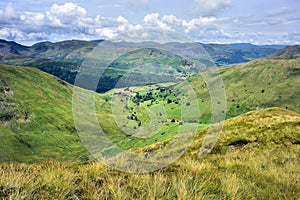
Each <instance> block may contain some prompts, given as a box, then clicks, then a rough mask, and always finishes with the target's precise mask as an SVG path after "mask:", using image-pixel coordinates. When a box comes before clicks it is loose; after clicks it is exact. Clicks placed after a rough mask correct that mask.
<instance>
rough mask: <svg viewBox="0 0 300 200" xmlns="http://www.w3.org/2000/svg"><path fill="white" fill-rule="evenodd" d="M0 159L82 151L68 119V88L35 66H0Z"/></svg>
mask: <svg viewBox="0 0 300 200" xmlns="http://www.w3.org/2000/svg"><path fill="white" fill-rule="evenodd" d="M0 88H1V89H0V138H1V142H0V152H1V153H0V161H1V162H11V161H17V162H36V161H42V160H49V159H55V160H59V161H62V160H72V159H77V158H78V157H80V156H81V155H84V154H86V153H87V152H86V150H85V148H84V147H83V146H82V145H81V143H80V139H79V137H78V135H77V132H76V130H75V126H74V123H73V118H72V109H71V106H72V102H71V101H72V87H71V86H70V85H69V84H67V83H65V82H63V81H61V80H59V79H57V78H55V77H53V76H51V75H48V74H46V73H44V72H41V71H39V70H37V69H31V68H24V67H12V66H5V65H0Z"/></svg>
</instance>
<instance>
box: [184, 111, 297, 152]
mask: <svg viewBox="0 0 300 200" xmlns="http://www.w3.org/2000/svg"><path fill="white" fill-rule="evenodd" d="M211 126H217V125H211ZM207 131H208V127H207V128H204V129H202V130H200V131H199V132H198V133H197V139H196V140H195V142H194V144H193V145H191V148H190V151H189V152H188V154H189V155H190V154H191V155H198V154H199V153H200V155H201V154H203V153H205V151H210V150H212V154H226V153H228V152H232V151H244V152H246V151H262V150H266V149H267V150H269V151H271V150H274V149H276V148H296V149H297V148H298V147H299V144H300V115H299V114H297V113H294V112H291V111H288V110H285V109H281V108H268V109H264V110H259V111H251V112H248V113H246V114H243V115H240V116H238V117H234V118H231V119H228V120H226V121H225V123H224V127H223V130H222V133H221V135H220V137H219V138H218V141H217V143H216V145H215V146H213V143H214V141H215V138H214V136H216V135H217V134H214V132H210V135H208V136H207V137H206V138H205V139H204V137H205V135H206V133H207ZM200 145H201V146H202V147H201V146H200ZM210 148H212V149H210ZM199 149H201V150H200V151H199ZM298 150H299V149H298Z"/></svg>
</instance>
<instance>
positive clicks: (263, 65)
mask: <svg viewBox="0 0 300 200" xmlns="http://www.w3.org/2000/svg"><path fill="white" fill-rule="evenodd" d="M219 72H220V74H221V77H222V80H223V82H224V86H225V91H226V98H227V101H226V102H225V103H226V105H227V113H226V114H227V118H231V117H235V116H238V115H240V114H243V113H246V112H249V111H251V110H255V109H256V108H257V107H258V108H260V109H261V108H268V107H281V108H287V109H289V110H292V111H294V112H297V113H300V105H299V99H300V91H299V87H297V86H298V85H299V84H300V79H299V75H300V61H299V60H288V61H287V60H272V59H259V60H255V61H252V62H249V63H246V64H242V65H237V66H233V67H229V68H228V67H222V68H220V70H219ZM189 82H190V84H191V85H192V86H193V88H194V90H195V91H196V93H197V95H198V96H199V99H200V100H199V104H200V106H201V107H202V108H203V109H202V113H201V114H202V121H204V122H205V121H208V120H209V119H210V115H209V113H210V112H211V111H210V105H211V102H210V96H209V93H208V90H207V89H206V87H205V83H204V81H203V79H202V77H201V75H196V76H194V77H192V78H190V79H189ZM200 121H201V120H200Z"/></svg>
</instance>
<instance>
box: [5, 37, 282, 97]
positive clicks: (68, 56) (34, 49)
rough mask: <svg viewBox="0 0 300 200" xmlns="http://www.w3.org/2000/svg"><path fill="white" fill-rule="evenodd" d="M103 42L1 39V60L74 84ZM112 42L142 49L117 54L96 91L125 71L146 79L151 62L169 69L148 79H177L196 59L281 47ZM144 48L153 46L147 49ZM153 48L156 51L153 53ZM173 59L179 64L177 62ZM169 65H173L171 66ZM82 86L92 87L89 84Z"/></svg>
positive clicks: (227, 60) (238, 59)
mask: <svg viewBox="0 0 300 200" xmlns="http://www.w3.org/2000/svg"><path fill="white" fill-rule="evenodd" d="M103 42H104V40H95V41H80V40H69V41H62V42H57V43H51V42H41V43H37V44H34V45H32V46H23V45H20V44H18V43H16V42H9V41H5V40H0V63H2V64H9V65H16V66H28V67H34V68H38V69H40V70H42V71H45V72H47V73H50V74H52V75H55V76H57V77H59V78H61V79H63V80H65V81H67V82H68V83H71V84H74V82H75V79H76V75H77V73H78V71H79V69H80V66H81V64H82V62H83V61H84V60H85V59H86V57H87V56H88V55H89V53H90V52H92V51H93V49H95V48H96V47H99V44H101V43H103ZM110 45H111V46H112V47H114V48H116V49H118V48H136V49H138V50H137V51H140V52H139V53H137V51H134V52H133V53H127V54H126V55H127V56H128V57H127V58H126V57H124V56H122V57H120V58H117V60H116V61H113V62H112V63H111V65H110V66H109V68H108V69H106V70H105V72H104V73H103V76H102V77H101V79H100V81H99V84H98V86H97V92H105V91H108V90H110V89H111V88H114V87H115V84H116V83H117V82H118V80H119V79H120V78H121V77H122V76H123V75H124V74H131V76H132V77H137V76H139V77H144V78H143V80H145V79H147V77H148V74H145V70H142V69H146V68H149V66H152V67H154V66H156V68H157V70H158V71H165V72H166V73H160V74H158V73H155V78H154V79H153V78H152V79H149V80H146V81H148V82H150V83H158V82H177V81H180V80H181V79H182V78H186V77H188V76H189V75H191V74H193V73H195V72H197V71H199V70H201V68H198V69H194V70H193V69H192V70H187V68H188V69H190V67H188V66H195V65H194V63H195V61H197V62H201V63H203V64H204V65H205V66H206V67H209V66H213V65H217V66H223V65H232V64H236V63H244V62H248V61H251V60H254V59H257V58H264V57H267V56H269V55H271V54H272V53H274V52H275V51H276V50H277V49H278V48H280V47H282V46H272V45H271V46H255V45H252V44H229V45H228V44H200V43H167V44H163V45H162V44H157V43H153V42H148V43H128V42H116V43H111V44H110ZM161 47H162V48H161ZM143 49H152V50H150V51H144V50H143ZM161 49H166V50H169V52H168V53H166V52H163V50H161ZM151 52H156V53H154V54H152V55H151ZM137 54H138V55H139V57H138V58H135V62H136V63H145V62H144V61H145V60H147V64H148V65H147V66H139V68H140V69H141V70H138V71H136V70H133V68H134V67H135V68H136V67H137V66H128V61H129V60H130V59H132V58H131V57H133V58H134V55H137ZM177 54H179V55H180V56H178V55H177ZM200 54H201V55H202V54H203V55H204V56H203V57H201V56H200V57H199V56H198V55H200ZM195 55H196V57H195ZM100 57H101V56H100ZM161 57H162V58H161ZM137 61H139V62H137ZM157 63H160V65H157ZM174 63H177V64H176V65H174ZM186 64H187V65H186ZM177 65H178V66H177ZM185 65H186V66H185ZM126 66H127V67H126ZM169 66H171V68H170V69H169ZM91 67H92V68H93V70H91V72H90V74H87V79H90V78H93V77H94V78H96V77H95V72H96V71H98V70H99V69H100V68H101V66H99V65H97V64H95V65H94V66H91ZM170 70H171V71H170ZM146 71H147V70H146ZM148 72H149V70H148ZM170 74H172V76H170ZM89 77H90V78H89ZM139 82H140V81H139ZM139 82H132V81H129V82H127V85H124V86H134V85H138V84H139ZM142 82H143V81H142ZM83 87H84V88H87V89H91V88H89V87H88V86H83Z"/></svg>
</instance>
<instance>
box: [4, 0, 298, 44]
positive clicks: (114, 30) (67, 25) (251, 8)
mask: <svg viewBox="0 0 300 200" xmlns="http://www.w3.org/2000/svg"><path fill="white" fill-rule="evenodd" d="M299 10H300V1H299V0H115V1H112V0H88V1H86V0H26V1H24V0H1V2H0V39H5V40H13V41H16V42H19V43H21V44H27V45H30V44H33V43H36V42H40V41H46V40H47V41H51V42H56V41H61V40H71V39H80V40H95V39H112V38H114V37H117V36H118V35H120V34H122V33H124V32H125V33H126V32H132V31H136V30H139V29H143V28H145V27H154V28H157V29H159V30H166V31H174V32H178V33H179V34H182V35H185V36H186V37H188V38H190V39H191V40H192V41H195V42H202V43H253V44H257V45H262V44H288V45H294V44H299V43H300V12H299ZM145 39H147V38H145Z"/></svg>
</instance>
